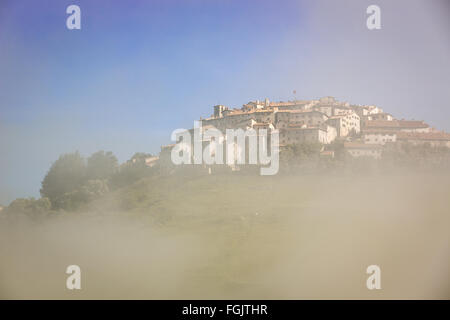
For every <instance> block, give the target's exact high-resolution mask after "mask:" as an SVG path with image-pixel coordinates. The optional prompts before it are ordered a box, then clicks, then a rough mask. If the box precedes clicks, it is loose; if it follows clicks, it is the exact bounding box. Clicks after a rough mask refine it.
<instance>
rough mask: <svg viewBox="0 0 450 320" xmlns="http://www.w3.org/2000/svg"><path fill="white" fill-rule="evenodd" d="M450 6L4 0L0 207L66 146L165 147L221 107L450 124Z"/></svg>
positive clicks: (126, 153)
mask: <svg viewBox="0 0 450 320" xmlns="http://www.w3.org/2000/svg"><path fill="white" fill-rule="evenodd" d="M71 4H77V5H79V6H80V8H81V27H82V28H81V30H68V29H67V28H66V19H67V17H68V14H66V8H67V6H69V5H71ZM371 4H377V5H379V6H380V8H381V24H382V29H381V30H374V31H370V30H368V29H367V27H366V19H367V14H366V8H367V7H368V6H369V5H371ZM449 14H450V2H449V1H447V0H431V1H430V0H420V1H417V0H407V1H406V0H404V1H378V0H371V1H365V0H353V1H343V0H340V1H332V0H329V1H263V0H254V1H245V0H203V1H195V0H186V1H181V0H179V1H171V0H164V1H162V0H161V1H152V0H148V1H139V0H134V1H125V0H116V1H112V0H109V1H105V0H96V1H92V0H86V1H83V0H33V1H31V0H30V1H25V0H22V1H13V0H11V1H8V0H1V2H0V150H1V151H0V152H1V153H0V203H2V204H4V205H5V204H8V203H9V202H10V201H11V200H12V199H14V198H16V197H27V196H38V195H39V187H40V182H41V180H42V178H43V177H44V175H45V174H46V172H47V170H48V168H49V167H50V165H51V163H52V162H53V161H54V160H56V159H57V158H58V156H59V155H60V154H62V153H66V152H73V151H75V150H79V151H80V152H81V153H82V154H84V155H89V154H90V153H92V152H95V151H97V150H100V149H103V150H111V151H113V152H114V153H115V154H116V155H117V156H118V158H119V160H120V161H121V162H122V161H125V160H127V159H128V158H130V157H131V156H132V154H133V153H135V152H137V151H142V152H150V153H157V152H158V151H159V146H160V145H161V144H166V143H170V133H171V132H172V130H174V129H176V128H187V127H191V126H192V125H193V121H194V120H195V119H198V118H199V117H200V116H208V115H210V114H211V111H212V106H213V105H214V104H217V103H221V104H225V105H228V106H231V107H240V106H241V105H242V104H244V103H246V102H248V101H250V100H254V99H264V98H265V97H268V98H269V99H271V100H288V99H292V98H294V97H293V95H292V91H293V90H296V91H297V98H299V99H300V98H301V99H303V98H304V99H312V98H319V97H321V96H326V95H332V96H335V97H337V98H338V99H339V100H345V101H349V102H352V103H356V104H376V105H379V106H380V107H382V108H384V109H385V110H386V111H388V112H390V113H392V114H393V115H394V116H396V117H399V118H408V119H423V120H425V121H427V122H428V123H430V124H431V125H432V126H434V127H436V128H438V129H443V130H447V131H450V90H449V89H450V19H449Z"/></svg>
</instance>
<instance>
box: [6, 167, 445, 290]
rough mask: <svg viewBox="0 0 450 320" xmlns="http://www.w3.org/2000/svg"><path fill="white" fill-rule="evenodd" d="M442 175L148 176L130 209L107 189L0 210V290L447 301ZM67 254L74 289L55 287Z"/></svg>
mask: <svg viewBox="0 0 450 320" xmlns="http://www.w3.org/2000/svg"><path fill="white" fill-rule="evenodd" d="M449 187H450V179H449V174H448V173H445V174H443V173H426V174H424V173H409V174H405V173H401V174H400V173H399V174H389V175H388V174H377V175H375V174H364V175H352V174H346V175H342V174H330V175H327V176H325V175H318V174H309V175H306V174H303V175H300V174H297V175H290V176H286V175H279V176H273V177H261V176H249V175H242V174H241V175H217V176H214V175H212V176H202V177H184V178H179V179H176V180H172V181H171V182H169V183H168V184H161V185H160V186H158V185H152V186H150V187H149V190H148V192H156V191H155V190H158V192H159V193H158V195H159V196H158V200H155V202H154V204H152V205H151V206H150V207H149V208H148V209H146V210H143V211H139V212H123V211H120V209H119V207H117V208H116V200H117V199H118V198H119V197H120V194H118V193H115V194H113V195H111V197H110V198H107V199H102V200H100V201H97V202H96V203H94V204H93V205H92V209H89V211H86V212H79V213H58V214H53V215H50V216H48V217H45V218H34V219H30V218H29V217H25V216H21V215H15V216H12V217H11V216H7V217H6V216H2V218H1V221H0V257H1V262H0V298H2V299H25V298H27V299H28V298H31V299H37V298H39V299H54V298H57V299H93V298H96V299H111V298H120V299H244V298H245V299H394V298H395V299H448V298H450V281H449V280H450V279H449V272H448V270H449V267H450V247H449V244H450V239H449V233H448V230H449V226H450V214H449V210H448V208H449V205H450V197H449V196H448V190H449ZM161 215H162V216H166V217H167V219H155V217H160V216H161ZM72 264H75V265H78V266H80V268H81V279H82V280H81V290H68V289H66V279H67V277H68V275H67V274H65V270H66V268H67V266H69V265H72ZM373 264H374V265H378V266H380V268H381V288H382V289H381V290H368V289H367V288H366V280H367V278H368V276H369V275H368V274H366V268H367V267H368V266H369V265H373Z"/></svg>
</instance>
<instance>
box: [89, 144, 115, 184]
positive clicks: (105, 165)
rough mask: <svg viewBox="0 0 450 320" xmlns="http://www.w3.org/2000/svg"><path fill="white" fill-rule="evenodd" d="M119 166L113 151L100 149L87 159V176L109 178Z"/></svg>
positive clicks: (91, 178) (94, 178)
mask: <svg viewBox="0 0 450 320" xmlns="http://www.w3.org/2000/svg"><path fill="white" fill-rule="evenodd" d="M118 167H119V165H118V161H117V158H116V156H115V155H114V154H113V153H112V152H111V151H108V152H105V151H103V150H102V151H98V152H96V153H94V154H92V155H91V156H90V157H89V158H88V159H87V177H88V179H90V180H103V179H109V178H110V177H111V176H112V175H113V174H114V173H116V172H117V170H118Z"/></svg>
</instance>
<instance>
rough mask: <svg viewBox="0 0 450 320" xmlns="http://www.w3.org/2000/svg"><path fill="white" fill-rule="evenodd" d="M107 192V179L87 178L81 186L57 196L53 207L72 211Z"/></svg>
mask: <svg viewBox="0 0 450 320" xmlns="http://www.w3.org/2000/svg"><path fill="white" fill-rule="evenodd" d="M108 192H109V188H108V183H107V180H88V181H87V182H86V183H85V184H84V185H82V186H81V187H79V188H77V189H75V190H73V191H71V192H67V193H65V194H63V195H62V196H60V197H58V198H57V199H56V200H55V201H56V202H55V207H57V208H60V209H64V210H69V211H73V210H76V209H78V208H80V207H81V206H83V205H84V204H86V203H88V202H90V201H92V200H95V199H97V198H100V197H101V196H103V195H104V194H106V193H108Z"/></svg>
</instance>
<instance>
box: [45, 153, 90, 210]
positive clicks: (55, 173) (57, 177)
mask: <svg viewBox="0 0 450 320" xmlns="http://www.w3.org/2000/svg"><path fill="white" fill-rule="evenodd" d="M85 181H86V163H85V160H84V159H83V158H82V157H81V155H80V154H79V153H78V152H75V153H68V154H64V155H61V156H60V157H59V159H58V160H56V161H55V162H54V163H53V164H52V166H51V167H50V169H49V171H48V173H47V175H46V176H45V178H44V180H43V181H42V187H41V190H40V192H41V196H42V197H47V198H49V199H50V201H51V203H52V206H54V207H55V204H56V203H57V199H58V198H59V197H61V196H63V195H64V194H65V193H69V192H72V191H74V190H76V189H77V188H79V187H80V186H81V185H83V183H84V182H85ZM56 208H57V206H56Z"/></svg>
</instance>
